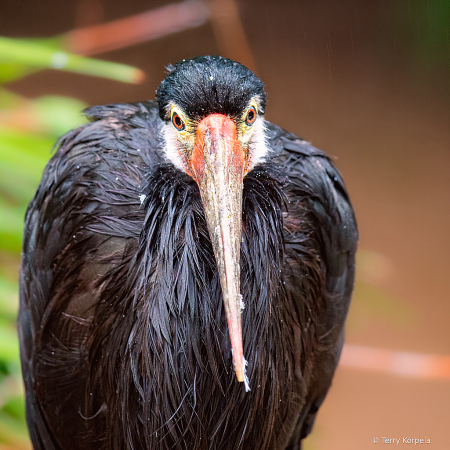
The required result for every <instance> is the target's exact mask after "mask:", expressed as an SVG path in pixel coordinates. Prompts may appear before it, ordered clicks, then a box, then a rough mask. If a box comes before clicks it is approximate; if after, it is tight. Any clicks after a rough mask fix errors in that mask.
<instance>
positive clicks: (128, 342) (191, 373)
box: [19, 102, 357, 450]
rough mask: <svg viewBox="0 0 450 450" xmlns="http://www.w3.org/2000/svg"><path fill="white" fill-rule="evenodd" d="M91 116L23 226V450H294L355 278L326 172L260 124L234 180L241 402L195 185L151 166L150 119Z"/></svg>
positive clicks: (339, 186)
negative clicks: (260, 160) (254, 153)
mask: <svg viewBox="0 0 450 450" xmlns="http://www.w3.org/2000/svg"><path fill="white" fill-rule="evenodd" d="M87 114H88V116H90V117H91V118H92V120H93V121H92V123H90V124H87V125H84V126H82V127H80V128H79V129H77V130H74V131H72V132H70V133H68V134H67V135H66V136H64V137H63V138H62V139H61V140H60V142H59V143H58V149H57V151H56V154H55V155H54V156H53V158H52V159H51V161H50V162H49V164H48V165H47V167H46V169H45V172H44V175H43V179H42V182H41V184H40V186H39V188H38V190H37V192H36V195H35V197H34V199H33V200H32V202H31V204H30V206H29V209H28V212H27V216H26V227H25V233H24V247H23V260H22V268H21V275H20V284H21V294H20V313H19V333H20V341H21V358H22V369H23V374H24V381H25V388H26V403H27V420H28V424H29V428H30V435H31V439H32V442H33V446H34V448H35V449H46V450H49V449H50V450H53V449H55V450H56V449H161V450H162V449H198V450H202V449H205V450H206V449H219V450H222V449H223V450H231V449H243V448H252V449H261V450H262V449H277V450H278V449H279V450H282V449H283V450H284V449H292V450H293V449H298V448H300V447H299V446H300V441H301V439H302V438H303V437H304V436H306V435H307V434H308V433H309V431H310V429H311V427H312V424H313V422H314V418H315V414H316V412H317V409H318V407H319V406H320V404H321V402H322V400H323V398H324V396H325V395H326V392H327V390H328V388H329V386H330V383H331V379H332V376H333V373H334V370H335V367H336V364H337V361H338V358H339V353H340V350H341V347H342V336H343V325H344V321H345V316H346V312H347V308H348V304H349V301H350V297H351V292H352V287H353V279H354V254H355V251H356V243H357V231H356V224H355V220H354V215H353V210H352V207H351V205H350V202H349V199H348V195H347V192H346V189H345V186H344V184H343V182H342V179H341V177H340V175H339V173H338V172H337V170H336V168H335V167H334V165H333V163H332V162H331V161H330V159H329V158H328V157H327V156H326V155H325V154H324V153H323V152H321V151H320V150H318V149H315V148H314V147H312V146H311V145H310V144H308V143H306V142H305V141H302V140H300V139H299V138H297V137H296V136H295V135H292V134H290V133H288V132H285V131H284V130H282V129H280V128H278V127H277V126H275V125H272V124H270V123H267V127H268V130H267V135H268V142H269V145H270V147H271V149H272V152H273V154H272V157H271V159H270V160H269V161H268V162H267V163H265V164H262V165H261V166H259V167H256V168H255V169H254V170H253V171H251V172H250V173H249V174H248V175H247V176H246V178H245V180H244V195H243V230H242V243H241V291H242V295H243V300H244V303H245V309H244V310H243V312H242V324H243V339H244V354H245V356H246V358H247V359H248V367H247V373H248V376H249V379H250V387H251V391H250V392H248V393H246V392H245V390H244V388H243V385H242V384H240V383H238V382H237V381H236V379H235V378H236V377H235V375H234V371H233V366H232V359H231V346H230V340H229V336H228V328H227V321H226V317H225V311H224V307H223V301H222V294H221V288H220V283H219V279H218V273H217V267H216V263H215V260H214V254H213V250H212V247H211V242H210V239H209V235H208V231H207V227H206V223H205V218H204V214H203V208H202V204H201V200H200V195H199V191H198V187H197V185H196V184H195V182H194V181H193V180H192V179H191V178H190V177H189V176H188V175H186V174H185V173H182V172H180V171H179V170H178V169H176V168H174V167H173V166H171V165H170V164H169V163H168V162H167V161H166V160H165V158H164V156H163V154H162V151H161V143H160V141H159V130H160V126H161V119H160V117H159V108H158V104H157V103H155V102H144V103H134V104H120V105H106V106H98V107H93V108H90V109H89V110H88V111H87ZM144 195H145V200H144V201H143V203H142V204H141V201H140V199H142V198H143V197H141V196H144Z"/></svg>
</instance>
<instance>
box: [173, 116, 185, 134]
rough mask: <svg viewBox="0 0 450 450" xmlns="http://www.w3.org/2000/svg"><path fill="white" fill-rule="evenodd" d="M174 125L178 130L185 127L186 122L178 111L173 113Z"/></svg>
mask: <svg viewBox="0 0 450 450" xmlns="http://www.w3.org/2000/svg"><path fill="white" fill-rule="evenodd" d="M172 125H173V126H174V127H175V128H176V129H177V130H178V131H183V130H184V129H185V125H184V122H183V121H182V120H181V117H180V116H179V114H177V113H175V112H174V113H173V114H172Z"/></svg>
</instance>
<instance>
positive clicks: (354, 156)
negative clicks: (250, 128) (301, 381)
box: [0, 0, 450, 450]
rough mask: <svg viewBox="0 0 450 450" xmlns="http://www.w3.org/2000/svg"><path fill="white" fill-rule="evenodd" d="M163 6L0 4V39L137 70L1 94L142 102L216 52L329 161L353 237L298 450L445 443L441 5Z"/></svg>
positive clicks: (26, 82)
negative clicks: (353, 221)
mask: <svg viewBox="0 0 450 450" xmlns="http://www.w3.org/2000/svg"><path fill="white" fill-rule="evenodd" d="M173 4H176V5H178V6H179V4H177V3H176V2H169V1H137V0H128V1H119V0H109V1H106V0H68V1H60V0H45V1H31V0H28V1H25V0H22V1H16V2H10V3H2V5H0V34H1V35H3V36H8V37H47V36H54V35H58V34H64V33H69V32H70V33H69V34H68V35H67V38H68V41H67V42H68V43H67V45H68V48H69V49H71V50H73V51H75V52H80V53H83V54H87V55H95V57H96V58H104V59H107V60H110V61H116V62H121V63H126V64H130V65H133V66H136V67H139V68H140V69H142V70H143V72H144V73H145V75H146V78H145V80H144V81H143V82H142V83H140V84H135V85H129V84H122V83H119V82H114V81H108V80H104V79H100V78H93V77H86V76H82V75H76V74H70V73H67V72H60V71H57V70H45V71H42V72H38V73H35V74H31V75H29V76H28V77H26V78H23V79H21V80H19V81H17V82H14V83H10V84H9V86H8V87H9V88H10V89H12V90H13V91H14V92H16V93H18V94H21V95H23V96H25V97H28V98H35V97H37V96H40V95H44V94H45V95H48V94H52V95H65V96H72V97H76V98H78V99H81V100H82V101H84V102H86V103H88V104H102V103H115V102H126V101H137V100H144V99H151V98H154V92H155V90H156V88H157V87H158V85H159V83H160V81H161V80H162V79H163V78H164V76H165V69H164V68H165V66H167V65H168V64H169V63H174V62H176V61H178V60H180V59H183V58H190V57H193V56H197V55H202V54H222V55H223V56H227V57H231V58H234V59H236V60H238V61H240V62H242V63H244V64H246V65H248V66H249V67H250V68H252V69H254V70H255V72H256V74H257V75H258V76H259V77H260V78H261V79H262V80H263V81H264V82H265V84H266V91H267V92H268V106H267V114H266V118H267V119H268V120H270V121H273V122H275V123H277V124H278V125H280V126H282V127H283V128H286V129H288V130H290V131H293V132H295V133H296V134H298V135H299V136H301V137H303V138H304V139H306V140H308V141H310V142H312V143H313V145H315V146H316V147H319V148H321V149H322V150H325V151H326V152H328V153H329V154H331V155H335V156H336V163H337V166H338V167H339V169H340V170H341V172H342V174H343V176H344V179H345V181H346V184H347V187H348V190H349V192H350V195H351V198H352V201H353V205H354V208H355V211H356V215H357V220H358V224H359V229H360V248H361V251H360V252H359V254H358V272H357V284H356V289H355V296H354V300H353V303H352V306H351V309H350V314H349V318H348V326H347V340H346V343H347V344H349V345H348V346H347V347H346V350H345V351H344V355H343V360H342V364H341V367H340V368H339V369H338V371H337V374H336V377H335V380H334V383H333V386H332V389H331V391H330V393H329V395H328V397H327V399H326V401H325V403H324V405H323V407H322V409H321V411H320V412H319V414H318V419H317V421H316V425H315V428H314V431H313V433H312V435H311V437H309V438H308V439H307V440H306V443H305V448H306V450H328V449H333V450H340V449H345V450H365V449H372V448H375V449H376V448H378V447H380V446H382V447H383V446H384V445H387V444H385V443H383V439H382V438H383V437H389V438H400V439H401V440H402V439H403V437H407V438H419V439H420V438H425V437H426V438H428V439H430V440H431V443H430V444H427V445H428V447H426V448H431V449H435V450H446V449H449V448H450V407H449V405H450V362H449V361H450V359H449V357H450V326H449V318H450V281H449V278H450V237H449V235H450V212H449V209H450V182H449V181H450V89H449V83H450V40H449V30H450V7H448V4H450V2H448V0H429V1H427V2H421V1H413V0H410V1H407V0H398V1H396V2H391V1H387V0H380V1H374V2H369V1H366V2H362V1H360V2H357V1H356V0H342V1H339V2H337V1H332V0H329V1H325V0H320V1H314V0H303V1H294V0H291V1H269V0H249V1H233V0H224V1H220V0H213V1H200V0H191V1H188V2H183V8H184V9H183V10H181V9H179V8H178V9H175V10H173V9H172V10H171V9H170V8H169V9H167V8H168V5H173ZM161 7H166V9H162V10H161V9H159V8H161ZM148 11H152V13H153V15H152V14H150V15H148V14H147V15H146V14H144V13H147V12H148ZM155 11H157V13H158V14H159V15H155V14H154V13H155ZM130 16H131V19H130V20H128V21H123V20H122V19H124V18H128V17H130ZM133 16H136V17H134V18H133ZM138 17H140V18H141V19H140V20H141V22H139V19H138ZM143 18H144V19H143ZM119 20H122V21H121V22H117V21H119ZM111 22H113V23H114V26H112V27H111V26H110V27H103V28H102V27H100V28H92V27H98V26H99V25H101V24H106V23H111ZM139 23H140V24H141V25H140V26H139ZM87 27H91V28H89V30H86V28H87ZM80 29H81V30H82V31H78V32H76V33H75V32H74V30H80ZM89 33H90V34H89ZM405 352H406V353H405ZM375 437H378V439H379V442H378V443H377V444H374V441H373V438H375ZM409 445H414V444H409ZM402 446H403V447H405V446H406V448H409V447H408V444H406V443H405V444H403V443H402V442H400V444H399V447H402Z"/></svg>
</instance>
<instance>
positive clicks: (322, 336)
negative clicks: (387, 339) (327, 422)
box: [267, 123, 358, 442]
mask: <svg viewBox="0 0 450 450" xmlns="http://www.w3.org/2000/svg"><path fill="white" fill-rule="evenodd" d="M267 137H268V141H269V144H270V147H271V149H272V151H273V158H272V161H274V162H277V163H279V164H281V165H282V167H283V170H284V172H285V174H286V177H287V180H286V190H285V192H286V194H287V198H288V201H289V202H290V203H289V204H288V207H287V209H288V212H287V214H286V217H285V219H286V225H285V228H286V227H287V228H288V236H287V239H286V246H287V247H288V248H289V247H291V250H292V249H296V248H299V247H298V246H299V245H303V241H304V239H305V233H304V232H303V233H302V232H300V233H298V234H296V232H295V228H296V226H297V227H298V228H299V229H300V231H301V229H302V228H304V227H306V228H307V229H308V226H309V227H310V229H309V230H308V231H307V233H306V234H308V236H309V238H310V242H312V243H313V244H311V245H312V246H313V247H315V248H316V250H317V253H318V255H317V259H318V260H319V264H320V269H321V272H322V274H323V282H324V286H323V294H322V296H323V298H322V299H317V302H318V303H321V306H319V308H318V309H317V317H315V327H316V336H317V346H316V347H315V348H316V350H315V352H314V353H315V357H314V363H313V367H312V373H311V381H310V384H309V387H308V398H307V405H306V407H305V409H304V411H303V414H302V417H301V419H300V421H299V426H298V427H297V430H296V433H294V436H293V441H292V442H296V441H298V442H299V441H300V439H302V438H303V437H305V436H306V435H307V434H308V433H309V431H310V430H311V427H312V424H313V422H314V418H315V414H316V412H317V409H318V408H319V406H320V404H321V403H322V401H323V399H324V398H325V395H326V393H327V391H328V388H329V386H330V384H331V379H332V377H333V374H334V371H335V368H336V365H337V363H338V360H339V356H340V352H341V349H342V345H343V334H344V322H345V318H346V315H347V311H348V307H349V303H350V299H351V295H352V291H353V283H354V276H355V253H356V249H357V243H358V231H357V226H356V220H355V215H354V211H353V208H352V205H351V202H350V199H349V196H348V193H347V189H346V187H345V184H344V182H343V180H342V177H341V175H340V173H339V171H338V170H337V169H336V167H335V165H334V164H333V162H332V160H331V159H330V158H329V157H328V156H327V155H326V154H325V153H324V152H322V151H321V150H319V149H317V148H315V147H314V146H312V145H311V144H310V143H309V142H306V141H304V140H302V139H300V138H299V137H297V136H296V135H294V134H292V133H289V132H287V131H284V130H282V129H281V128H279V127H277V126H276V125H273V124H270V123H268V124H267ZM305 211H306V214H305ZM296 220H297V223H296ZM290 227H291V228H290ZM289 228H290V229H289ZM296 236H299V239H300V240H301V241H302V242H300V241H299V239H296Z"/></svg>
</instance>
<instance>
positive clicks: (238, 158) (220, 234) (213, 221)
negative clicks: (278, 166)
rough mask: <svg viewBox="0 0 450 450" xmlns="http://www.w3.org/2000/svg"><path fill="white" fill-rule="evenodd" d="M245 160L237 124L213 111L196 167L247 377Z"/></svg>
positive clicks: (203, 128)
mask: <svg viewBox="0 0 450 450" xmlns="http://www.w3.org/2000/svg"><path fill="white" fill-rule="evenodd" d="M244 165H245V158H244V152H243V150H242V147H241V145H240V143H239V140H238V138H237V131H236V125H235V124H234V122H233V121H232V120H231V119H229V118H228V117H226V116H224V115H222V114H211V115H210V116H208V117H206V118H205V119H203V120H202V121H201V122H200V124H199V125H198V127H197V136H196V144H195V147H194V150H193V152H192V155H191V159H190V166H191V169H192V172H193V174H192V175H193V176H194V179H195V181H196V182H197V184H198V186H199V189H200V195H201V198H202V203H203V209H204V211H205V217H206V222H207V224H208V231H209V236H210V238H211V242H212V245H213V249H214V256H215V258H216V262H217V266H218V269H219V276H220V284H221V286H222V292H223V301H224V303H225V310H226V313H227V319H228V329H229V332H230V339H231V347H232V349H233V361H234V367H235V372H236V376H237V379H238V380H239V381H244V375H245V374H244V370H245V367H244V355H243V347H242V328H241V305H242V300H241V295H240V286H239V285H240V266H239V255H240V241H241V225H242V188H243V177H244Z"/></svg>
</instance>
